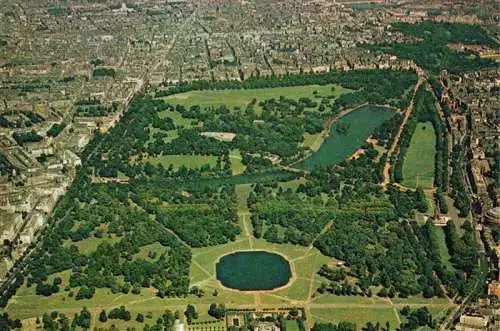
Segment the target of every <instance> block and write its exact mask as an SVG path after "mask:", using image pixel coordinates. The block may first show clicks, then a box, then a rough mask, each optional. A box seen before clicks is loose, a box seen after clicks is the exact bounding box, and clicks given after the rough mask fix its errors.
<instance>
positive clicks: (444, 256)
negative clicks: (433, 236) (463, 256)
mask: <svg viewBox="0 0 500 331" xmlns="http://www.w3.org/2000/svg"><path fill="white" fill-rule="evenodd" d="M436 233H437V235H438V236H439V254H440V255H441V261H443V263H444V267H445V268H446V269H447V270H448V271H452V272H453V271H454V270H455V268H453V265H452V264H451V261H450V260H451V255H450V252H449V251H448V246H446V237H445V234H444V230H443V228H440V227H438V228H436Z"/></svg>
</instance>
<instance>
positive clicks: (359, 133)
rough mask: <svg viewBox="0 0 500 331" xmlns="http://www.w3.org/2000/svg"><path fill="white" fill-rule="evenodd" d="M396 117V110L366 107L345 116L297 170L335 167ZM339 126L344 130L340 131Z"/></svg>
mask: <svg viewBox="0 0 500 331" xmlns="http://www.w3.org/2000/svg"><path fill="white" fill-rule="evenodd" d="M393 115H394V109H392V108H387V107H375V106H364V107H360V108H359V109H357V110H355V111H353V112H351V113H349V114H347V115H345V116H344V117H342V118H341V119H340V120H339V121H337V122H336V123H334V124H333V125H332V129H331V131H330V136H328V138H326V140H325V141H324V142H323V144H322V145H321V147H320V148H319V150H318V151H317V152H314V153H313V154H312V155H311V156H310V157H308V158H307V159H305V160H304V161H302V162H300V163H298V164H296V165H295V167H296V168H300V169H306V170H312V169H313V168H314V167H315V166H318V165H321V166H327V165H334V164H337V163H340V162H342V161H343V160H345V159H347V158H348V157H349V156H350V155H351V154H352V153H354V152H355V151H356V150H357V149H358V148H359V147H361V146H362V145H363V144H364V143H365V141H366V139H367V138H368V137H369V136H370V135H371V134H372V132H373V131H374V130H375V129H376V128H377V127H378V126H380V125H381V124H382V123H383V122H385V121H386V120H388V119H389V118H391V117H392V116H393ZM339 125H340V126H342V127H343V128H344V130H343V131H342V132H339V131H338V128H339Z"/></svg>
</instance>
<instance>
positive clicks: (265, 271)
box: [215, 251, 292, 291]
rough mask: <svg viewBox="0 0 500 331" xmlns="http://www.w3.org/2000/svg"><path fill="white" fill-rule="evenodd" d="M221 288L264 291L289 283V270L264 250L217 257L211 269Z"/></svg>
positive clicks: (280, 260)
mask: <svg viewBox="0 0 500 331" xmlns="http://www.w3.org/2000/svg"><path fill="white" fill-rule="evenodd" d="M215 269H216V272H217V279H218V280H219V281H220V282H221V283H222V285H224V286H225V287H229V288H232V289H236V290H240V291H266V290H273V289H275V288H279V287H282V286H284V285H286V284H288V282H289V281H290V278H291V277H292V270H291V268H290V264H289V263H288V261H287V260H286V259H285V258H284V257H283V256H281V255H279V254H275V253H270V252H266V251H241V252H235V253H232V254H229V255H224V256H223V257H221V259H220V260H219V262H218V263H217V265H216V266H215Z"/></svg>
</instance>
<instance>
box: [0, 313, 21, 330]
mask: <svg viewBox="0 0 500 331" xmlns="http://www.w3.org/2000/svg"><path fill="white" fill-rule="evenodd" d="M21 327H22V323H21V321H20V320H19V319H15V320H13V319H11V318H10V316H9V314H8V313H3V314H1V315H0V330H14V329H20V328H21Z"/></svg>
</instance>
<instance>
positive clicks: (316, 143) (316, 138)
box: [302, 132, 323, 152]
mask: <svg viewBox="0 0 500 331" xmlns="http://www.w3.org/2000/svg"><path fill="white" fill-rule="evenodd" d="M322 135H323V133H321V132H320V133H315V134H310V133H307V132H306V133H304V141H303V142H302V146H304V147H309V148H310V149H311V150H312V151H314V152H316V151H317V150H318V149H319V148H320V147H321V143H322V142H323V138H322Z"/></svg>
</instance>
